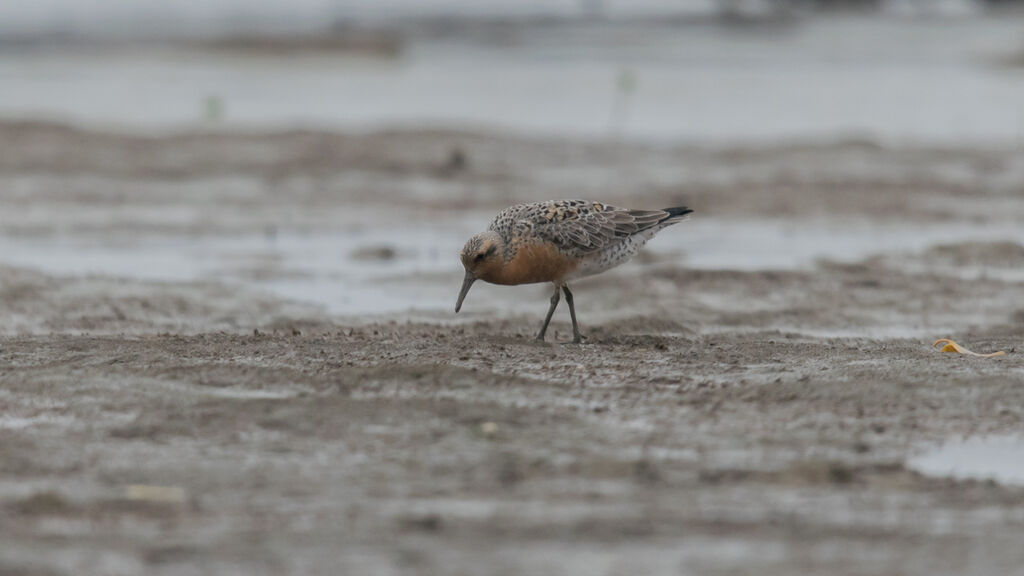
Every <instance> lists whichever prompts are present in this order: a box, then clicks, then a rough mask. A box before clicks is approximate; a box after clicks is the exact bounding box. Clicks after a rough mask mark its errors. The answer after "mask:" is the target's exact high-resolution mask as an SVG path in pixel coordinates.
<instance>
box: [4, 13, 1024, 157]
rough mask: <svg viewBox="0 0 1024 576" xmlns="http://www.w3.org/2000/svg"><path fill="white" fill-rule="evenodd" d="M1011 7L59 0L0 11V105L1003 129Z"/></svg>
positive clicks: (910, 133) (735, 126)
mask: <svg viewBox="0 0 1024 576" xmlns="http://www.w3.org/2000/svg"><path fill="white" fill-rule="evenodd" d="M1020 8H1021V3H1019V2H1012V1H1007V0H1003V1H991V2H982V1H980V0H979V1H971V0H932V1H924V0H916V1H915V0H888V1H884V0H876V1H869V0H860V1H847V2H844V1H838V0H832V1H820V2H814V1H811V0H805V1H797V0H790V1H786V0H776V1H772V0H642V1H637V2H632V1H627V0H558V1H550V2H547V1H546V2H539V1H528V2H502V1H497V0H487V1H472V0H464V1H463V0H426V1H414V0H383V1H379V2H378V1H372V0H297V1H295V2H288V3H286V4H285V3H281V2H276V1H273V0H260V1H256V2H252V1H245V0H216V1H210V2H207V1H194V0H187V1H182V2H173V3H168V2H157V1H149V0H146V1H128V0H98V1H96V2H90V3H88V4H83V3H81V2H74V1H72V0H42V1H40V2H32V3H14V2H11V3H5V5H4V6H2V7H0V58H2V60H0V74H2V75H3V80H4V90H3V91H2V94H0V113H2V114H3V115H4V116H5V117H8V118H34V119H51V120H62V121H69V122H75V123H80V124H81V123H85V124H90V125H94V126H95V125H102V126H106V127H117V128H122V129H131V130H136V131H140V130H153V129H168V128H179V129H180V128H182V127H191V126H196V125H202V124H203V123H206V122H224V123H226V124H227V125H230V126H245V127H250V128H252V127H261V128H267V127H277V128H280V127H294V126H305V127H315V128H320V129H324V128H335V129H373V128H380V127H385V126H386V127H397V126H406V127H408V126H425V125H427V126H449V127H455V126H458V127H473V128H501V129H511V130H516V131H518V132H520V133H534V134H545V135H555V134H558V135H572V136H586V137H593V136H607V135H609V134H613V135H617V136H625V137H634V138H644V139H660V140H675V141H678V140H685V141H701V142H705V141H714V142H730V141H733V142H734V141H738V140H748V139H757V140H773V139H778V138H793V137H808V136H834V135H837V134H842V135H851V134H856V135H862V136H868V137H872V138H879V139H883V140H885V141H897V142H906V141H918V142H920V141H933V142H934V141H940V142H962V141H964V140H972V141H1002V142H1006V141H1020V140H1021V138H1022V131H1024V110H1022V106H1024V104H1021V103H1022V102H1024V92H1022V90H1024V86H1022V84H1024V83H1022V78H1021V76H1022V72H1021V71H1022V69H1024V25H1022V24H1021V19H1020V18H1018V16H1019V14H1018V13H1019V11H1020Z"/></svg>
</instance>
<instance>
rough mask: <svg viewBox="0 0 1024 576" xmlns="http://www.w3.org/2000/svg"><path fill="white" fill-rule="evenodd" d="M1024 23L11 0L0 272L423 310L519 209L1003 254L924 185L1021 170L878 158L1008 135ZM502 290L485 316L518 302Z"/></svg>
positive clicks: (1017, 13) (517, 6)
mask: <svg viewBox="0 0 1024 576" xmlns="http://www.w3.org/2000/svg"><path fill="white" fill-rule="evenodd" d="M1022 13H1024V6H1022V3H1019V2H1010V1H1001V2H997V1H992V2H982V1H970V0H943V1H938V0H936V1H923V0H918V1H913V0H902V1H900V0H888V1H883V0H876V1H867V0H862V1H850V2H842V1H838V0H831V1H820V2H815V1H811V0H806V1H797V0H790V1H784V0H777V1H771V0H760V1H757V0H718V1H716V0H643V1H627V0H559V1H543V2H541V1H528V2H503V1H497V0H488V1H479V0H428V1H420V0H417V1H413V0H384V1H372V0H297V1H295V2H288V3H282V2H276V1H272V0H260V1H250V0H215V1H208V0H203V1H198V0H187V1H181V2H173V3H170V2H157V1H155V0H153V1H137V0H131V1H129V0H97V1H96V2H90V3H81V2H76V1H72V0H41V1H39V2H31V3H15V2H8V3H4V4H3V5H2V6H0V79H2V86H3V89H2V90H0V118H2V120H3V124H2V127H0V131H3V132H4V133H5V134H4V138H3V139H2V142H0V146H2V147H3V148H2V151H3V152H4V153H3V158H2V159H0V163H2V164H3V165H4V167H5V171H4V172H3V173H2V174H0V178H2V179H3V181H2V182H0V184H3V186H2V187H0V189H2V190H3V191H2V192H0V194H2V195H3V199H4V202H5V206H6V207H7V209H5V210H4V211H3V214H2V215H0V234H2V235H4V236H5V238H6V240H5V242H6V245H7V246H8V248H7V249H5V250H4V251H3V254H2V255H0V261H2V262H4V263H6V264H10V265H15V266H29V267H32V268H36V269H41V270H43V271H46V272H49V273H58V274H65V273H70V274H93V273H95V274H102V275H111V276H118V277H124V276H128V277H132V278H136V279H142V280H158V281H168V280H173V281H216V282H229V283H232V284H233V285H239V286H242V285H244V286H247V287H251V288H255V289H257V290H262V291H264V292H270V293H273V294H276V295H278V296H284V297H287V298H291V299H296V300H300V301H303V302H307V303H315V304H317V305H319V306H322V307H324V309H325V310H326V311H327V312H329V313H333V314H343V315H350V316H352V315H357V316H358V315H363V314H393V313H408V312H415V313H417V314H422V315H426V316H429V317H432V318H439V317H447V314H448V310H449V308H451V302H450V300H451V298H452V294H451V293H450V292H451V290H452V289H451V287H450V286H449V285H448V282H447V280H448V278H449V276H450V277H451V278H457V276H458V261H457V259H456V258H454V256H453V255H454V254H455V253H456V252H457V251H458V249H459V247H460V245H461V243H462V241H463V239H464V238H466V237H467V236H468V235H469V234H471V233H473V232H475V231H478V230H479V229H482V228H483V227H484V226H485V225H486V223H487V222H488V220H489V219H490V216H491V215H492V214H493V213H494V211H496V210H498V209H500V208H502V207H504V206H506V205H508V204H510V203H513V202H517V201H532V200H540V199H547V198H552V197H578V196H583V197H588V198H597V199H601V200H603V201H605V202H613V203H622V204H627V205H642V206H648V205H651V204H653V205H660V204H662V203H676V202H683V203H696V204H697V205H695V206H694V207H695V208H696V209H697V210H698V213H699V214H703V215H704V217H703V218H698V219H696V220H695V221H694V224H693V225H692V226H691V229H692V230H694V233H693V234H692V235H691V236H690V237H689V238H688V239H687V246H686V249H683V247H682V246H681V244H680V243H678V242H677V243H662V242H661V241H660V240H659V241H656V242H654V243H653V244H652V249H653V250H655V252H657V251H659V250H660V251H661V252H662V253H663V255H665V256H666V257H668V256H671V257H673V258H675V259H676V261H683V260H686V261H687V262H688V263H689V264H690V265H693V266H698V267H711V268H737V267H738V268H745V269H751V268H753V269H757V268H766V267H767V268H772V267H780V266H781V267H786V268H794V267H801V266H808V265H810V264H811V263H813V262H814V261H815V260H816V259H820V258H833V259H835V258H839V259H844V258H845V259H848V260H851V259H857V258H862V257H865V256H867V255H870V254H872V253H874V252H875V251H877V250H879V249H881V248H883V247H884V246H887V245H888V244H889V243H891V242H892V241H893V238H897V239H898V240H896V241H897V242H899V243H903V244H904V247H905V248H907V249H909V250H914V249H918V250H919V249H924V248H927V247H928V246H930V245H931V244H932V243H934V242H935V241H936V239H937V238H941V237H948V238H949V239H950V240H958V239H992V238H998V239H1002V240H1007V239H1009V240H1013V241H1016V240H1019V239H1020V231H1019V230H1018V228H1019V227H1018V226H1017V224H1016V222H1013V221H1000V222H996V223H993V222H985V223H984V224H980V223H978V222H975V223H974V224H972V223H971V221H970V219H967V220H964V219H963V218H960V217H959V216H960V215H961V214H960V213H959V211H962V210H965V209H966V208H964V207H963V206H958V207H956V208H955V210H956V211H958V213H957V219H956V220H955V225H953V226H951V225H950V223H949V222H947V221H945V220H944V219H943V218H941V217H940V218H938V220H936V219H935V218H934V216H935V214H934V213H935V212H936V211H940V212H941V211H942V210H943V209H948V210H954V208H953V206H952V205H949V206H946V208H940V207H939V206H940V204H939V203H940V202H941V199H940V197H939V196H940V195H936V192H935V189H936V188H940V189H948V188H949V187H951V186H953V187H957V186H963V185H965V184H969V185H974V184H977V183H978V182H979V181H980V182H982V186H983V187H985V188H986V189H988V190H998V191H1005V190H1008V189H1014V187H1015V186H1017V185H1019V183H1020V178H1021V177H1022V176H1021V174H1020V173H1019V170H1020V169H1021V167H1020V165H1019V162H1018V161H1017V159H1016V156H1013V155H1011V156H1010V157H1009V158H1008V159H1002V158H1001V157H1000V158H995V159H992V158H990V159H989V160H988V162H987V164H986V162H985V161H982V160H978V159H974V160H970V161H966V160H964V158H963V156H960V157H958V162H959V163H958V162H953V163H949V162H948V161H947V160H948V158H946V157H943V156H941V155H934V154H921V153H916V154H911V156H912V157H913V159H912V160H907V159H896V160H894V156H893V154H888V153H886V152H884V151H883V150H882V148H891V147H895V148H898V149H901V150H904V152H905V151H906V149H908V148H914V147H917V148H918V149H920V148H922V147H923V148H926V149H931V148H936V147H938V148H955V147H980V149H982V150H984V149H993V148H998V149H999V150H1001V151H1002V152H1007V151H1012V150H1019V149H1020V148H1021V147H1024V17H1021V16H1022ZM801 147H803V149H801ZM741 149H742V150H741ZM753 149H757V150H760V152H755V151H754V150H753ZM743 150H746V152H744V151H743ZM1002 152H1001V153H1002ZM992 166H997V167H998V168H1000V170H999V171H994V170H992V169H991V167H992ZM880 181H885V182H884V183H882V182H880ZM868 185H870V186H869V187H873V189H875V192H876V193H877V192H878V190H879V189H881V188H885V187H886V186H888V187H890V188H892V187H894V186H895V187H900V188H901V189H903V190H904V191H905V190H906V189H907V188H908V187H910V188H914V189H915V190H917V192H920V194H922V195H923V196H927V197H928V201H927V202H928V204H930V207H929V208H927V210H928V214H929V216H928V218H929V219H930V220H929V221H928V222H923V223H922V225H921V226H920V227H919V228H918V229H915V230H908V229H906V228H905V227H903V226H901V225H902V223H903V222H904V221H905V220H906V218H905V214H904V215H901V216H900V217H899V218H896V215H897V214H898V212H897V211H892V210H890V211H887V212H883V213H881V214H877V213H873V212H872V211H869V212H865V211H864V210H863V209H862V208H866V207H871V206H885V205H890V204H892V203H893V202H899V203H900V206H904V205H906V203H907V202H908V200H906V199H905V198H904V199H902V200H898V201H897V200H894V197H893V196H892V195H888V196H886V199H885V200H883V201H882V202H876V201H875V200H873V199H872V196H871V194H872V193H871V192H866V191H863V190H861V189H862V188H864V187H865V186H868ZM880 185H881V186H880ZM844 187H845V189H844V190H840V188H844ZM723 188H727V189H729V190H733V191H736V190H740V191H742V190H745V189H750V190H751V191H752V192H751V193H752V194H755V193H756V197H755V196H752V197H751V198H750V199H747V200H744V199H736V198H731V197H730V194H731V193H721V191H722V189H723ZM797 188H800V190H797ZM768 189H776V190H778V191H779V192H778V193H777V194H776V193H772V192H770V191H769V190H768ZM778 194H783V195H789V197H790V199H789V200H785V201H783V200H780V198H781V197H780V196H778ZM794 194H795V196H794ZM833 195H834V196H833ZM843 197H845V198H846V200H842V201H840V203H839V204H836V203H835V202H836V201H835V198H843ZM830 198H832V199H831V200H830ZM856 198H860V200H859V201H860V202H862V203H863V206H860V207H858V208H857V209H854V210H851V209H850V206H849V204H850V202H856V201H857V200H856ZM748 200H749V201H748ZM887 203H888V204H887ZM766 206H770V207H771V208H770V209H768V212H772V211H774V212H775V213H774V214H766V213H765V208H766ZM976 210H982V211H984V210H988V208H984V209H982V208H976ZM808 212H809V213H808ZM766 215H768V216H771V217H770V218H767V219H766V218H764V216H766ZM1006 215H1007V217H1010V216H1013V215H1016V212H1015V209H1013V210H1010V211H1009V212H1008V213H1006ZM811 216H813V218H812V217H811ZM940 216H941V215H940ZM897 220H898V221H897ZM410 274H412V275H415V277H416V279H417V280H416V282H410V281H409V276H410ZM410 284H416V288H415V289H411V288H407V287H408V286H410ZM498 294H504V293H503V292H499V293H498ZM497 298H498V302H499V303H500V304H501V306H497V307H495V310H493V311H495V312H497V311H500V310H507V311H511V312H513V313H514V312H521V311H524V309H521V308H517V305H516V300H515V299H504V298H505V297H504V296H503V295H499V296H498V297H497ZM470 309H471V310H472V307H470Z"/></svg>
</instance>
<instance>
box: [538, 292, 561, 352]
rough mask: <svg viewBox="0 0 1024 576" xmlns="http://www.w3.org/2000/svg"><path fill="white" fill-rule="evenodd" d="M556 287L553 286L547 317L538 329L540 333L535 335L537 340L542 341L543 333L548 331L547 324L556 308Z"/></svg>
mask: <svg viewBox="0 0 1024 576" xmlns="http://www.w3.org/2000/svg"><path fill="white" fill-rule="evenodd" d="M558 298H559V296H558V286H555V293H554V294H552V295H551V307H550V308H548V315H547V317H545V318H544V325H543V326H541V327H540V332H538V333H537V340H540V341H541V342H543V341H544V333H545V332H547V331H548V324H549V323H550V322H551V317H552V316H553V315H554V314H555V308H557V307H558Z"/></svg>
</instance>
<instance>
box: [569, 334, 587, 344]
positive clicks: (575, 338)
mask: <svg viewBox="0 0 1024 576" xmlns="http://www.w3.org/2000/svg"><path fill="white" fill-rule="evenodd" d="M584 340H586V338H584V337H583V335H582V334H580V333H579V332H577V333H575V334H573V335H572V343H573V344H583V341H584Z"/></svg>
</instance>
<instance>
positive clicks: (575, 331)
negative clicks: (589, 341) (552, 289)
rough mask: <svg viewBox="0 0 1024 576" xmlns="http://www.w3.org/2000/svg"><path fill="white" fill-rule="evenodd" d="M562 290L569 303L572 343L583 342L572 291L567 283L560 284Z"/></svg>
mask: <svg viewBox="0 0 1024 576" xmlns="http://www.w3.org/2000/svg"><path fill="white" fill-rule="evenodd" d="M562 290H563V291H565V301H566V302H567V303H568V304H569V315H570V316H572V343H573V344H579V343H581V342H583V336H581V335H580V325H579V324H577V323H576V306H574V305H573V303H572V292H570V291H569V286H568V285H565V286H562ZM556 292H557V291H556ZM552 310H553V308H552Z"/></svg>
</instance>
